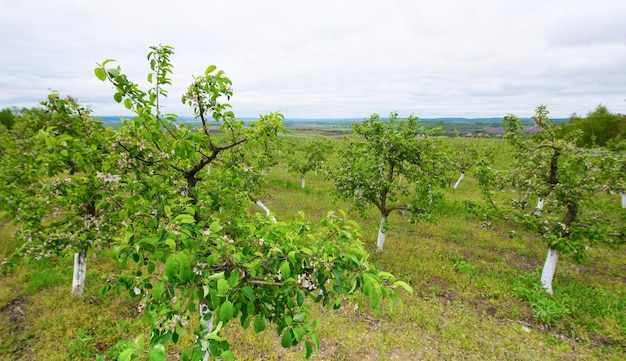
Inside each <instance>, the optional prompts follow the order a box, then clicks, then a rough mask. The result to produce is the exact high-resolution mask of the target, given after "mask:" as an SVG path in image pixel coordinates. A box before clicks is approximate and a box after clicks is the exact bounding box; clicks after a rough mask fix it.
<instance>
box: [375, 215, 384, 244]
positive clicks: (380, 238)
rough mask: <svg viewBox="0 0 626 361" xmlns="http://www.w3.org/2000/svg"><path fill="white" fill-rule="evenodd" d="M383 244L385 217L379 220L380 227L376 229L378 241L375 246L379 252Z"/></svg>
mask: <svg viewBox="0 0 626 361" xmlns="http://www.w3.org/2000/svg"><path fill="white" fill-rule="evenodd" d="M384 244H385V216H383V217H381V218H380V227H378V240H377V241H376V246H377V247H378V250H379V251H382V250H383V245H384Z"/></svg>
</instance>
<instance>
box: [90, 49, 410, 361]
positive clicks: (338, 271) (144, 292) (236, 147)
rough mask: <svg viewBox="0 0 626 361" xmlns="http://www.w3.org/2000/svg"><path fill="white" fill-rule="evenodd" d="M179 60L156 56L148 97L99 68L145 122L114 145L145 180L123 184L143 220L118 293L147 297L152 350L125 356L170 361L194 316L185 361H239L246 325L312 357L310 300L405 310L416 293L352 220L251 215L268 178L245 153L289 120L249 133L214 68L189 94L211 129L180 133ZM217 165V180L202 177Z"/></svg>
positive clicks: (133, 348) (132, 238) (129, 241)
mask: <svg viewBox="0 0 626 361" xmlns="http://www.w3.org/2000/svg"><path fill="white" fill-rule="evenodd" d="M171 54H173V49H172V48H171V47H169V46H159V47H152V48H151V51H150V53H149V55H148V59H149V61H150V67H151V69H152V72H151V73H150V74H151V75H149V76H148V80H149V81H150V82H151V84H152V88H151V89H149V90H148V91H143V90H141V89H140V88H139V86H138V85H137V84H135V83H133V82H131V81H130V80H129V79H128V78H127V77H126V75H125V74H123V73H122V71H121V69H120V68H119V67H116V68H110V67H108V66H107V65H108V64H109V63H110V61H105V62H103V63H102V64H101V65H99V66H98V68H96V70H95V73H96V76H97V77H98V78H99V79H101V80H103V81H106V80H108V81H110V82H111V83H112V84H113V85H114V87H115V89H116V91H117V93H115V95H114V99H115V100H116V101H118V102H121V103H123V104H124V106H126V107H127V108H129V109H130V110H132V111H133V112H134V113H135V116H134V117H133V119H131V120H129V121H126V122H124V123H123V125H122V127H121V128H120V129H119V130H118V133H117V141H116V143H117V144H118V148H117V151H118V152H119V157H120V158H121V159H125V160H126V162H125V163H123V164H122V165H123V166H124V167H125V169H126V170H127V171H128V172H127V173H125V175H126V177H129V180H130V179H140V180H141V182H132V181H127V182H125V183H124V184H125V185H126V188H125V189H124V194H126V195H127V201H126V203H125V205H126V209H124V211H123V212H126V213H128V214H135V212H139V213H140V214H139V215H137V216H135V217H133V218H132V219H129V220H128V222H127V224H126V226H125V230H124V236H123V237H122V239H121V241H120V244H119V246H118V247H116V248H115V249H114V251H113V253H114V256H115V258H116V259H117V260H118V261H119V262H120V266H121V267H122V268H124V267H126V268H130V269H129V270H128V271H127V272H124V273H123V274H122V275H120V276H119V277H118V282H117V284H123V285H124V286H125V287H126V288H127V289H128V290H129V292H130V294H131V296H135V297H139V298H140V311H141V312H140V313H141V317H142V320H143V321H144V323H145V324H147V325H150V326H151V328H152V333H151V339H150V342H148V343H146V342H144V340H143V336H139V337H138V338H137V340H136V342H133V343H132V345H130V346H129V347H128V348H127V349H126V350H124V351H123V352H122V354H123V355H125V356H127V357H128V358H131V357H133V356H137V357H141V356H142V355H147V354H150V355H154V356H155V357H158V358H160V359H165V357H166V351H165V344H166V343H168V342H170V341H171V342H174V343H176V342H177V341H178V339H179V337H180V336H181V335H183V334H185V333H186V327H189V326H187V325H188V323H187V322H188V320H189V319H190V317H194V316H195V317H198V318H199V322H198V325H197V327H196V330H195V331H196V335H197V339H196V342H195V344H194V345H193V347H191V348H189V349H187V350H185V351H184V352H183V354H182V356H181V359H183V360H207V359H212V358H219V359H225V360H232V359H233V358H234V356H233V353H232V351H231V350H230V345H229V343H228V341H227V340H226V339H225V338H224V335H223V332H222V330H223V328H224V327H225V326H226V325H227V324H228V323H229V322H231V321H233V320H236V319H238V320H239V322H240V323H241V324H242V325H243V326H244V327H246V328H247V327H249V326H250V325H253V327H254V330H255V331H256V332H261V331H263V330H265V329H266V323H267V322H269V323H273V324H274V325H276V330H277V331H278V333H279V334H280V335H281V345H282V346H283V347H291V346H293V345H296V344H300V343H303V344H304V346H305V350H306V354H307V357H310V356H311V354H312V352H313V350H314V349H316V348H319V337H318V336H317V334H316V331H315V330H316V328H317V322H315V321H310V320H309V314H310V303H309V302H306V300H307V299H310V300H311V301H312V302H315V303H317V302H320V303H322V304H323V305H324V306H332V307H335V308H336V307H339V306H340V304H341V303H342V301H343V300H344V299H345V298H349V297H352V294H353V293H354V292H357V291H360V292H363V293H364V294H365V295H366V296H368V297H370V299H371V300H372V305H373V306H376V304H377V303H378V300H379V298H382V297H390V300H392V301H396V300H397V298H396V297H397V291H398V287H400V288H405V289H407V290H409V291H410V287H409V286H408V285H407V284H406V283H404V282H401V281H398V280H396V279H395V278H394V277H393V276H392V275H390V274H388V273H385V272H380V271H378V270H376V269H375V267H373V266H372V265H371V264H369V262H368V260H367V253H366V252H365V250H364V247H363V245H362V243H361V242H360V241H359V239H358V237H359V233H358V229H357V228H356V224H355V223H354V222H351V221H348V220H346V219H345V214H341V215H336V214H334V213H329V214H328V216H327V217H325V218H324V219H322V220H321V221H319V222H316V223H312V222H308V221H306V220H296V221H290V222H274V221H273V220H271V218H269V217H266V216H265V215H263V216H259V215H258V214H250V213H249V212H246V209H247V205H248V202H249V200H250V199H252V200H254V196H252V192H251V191H252V190H253V188H252V187H250V186H249V184H247V183H248V182H251V181H252V179H253V178H249V175H250V174H257V175H260V174H261V173H260V172H259V173H256V171H257V170H258V169H257V170H255V169H253V168H256V166H257V165H256V164H254V163H252V162H251V159H250V157H248V156H247V155H246V154H247V152H248V151H250V149H249V148H247V147H254V146H258V145H259V143H258V142H259V141H261V140H268V141H272V140H273V139H275V137H276V133H277V132H278V131H279V130H281V127H282V122H281V121H282V116H279V115H277V114H274V115H269V116H261V117H259V119H258V121H256V122H254V123H251V124H249V125H247V126H246V125H245V124H244V123H243V122H240V121H237V120H236V118H235V116H234V113H233V112H232V111H231V110H230V109H231V106H230V104H228V103H226V102H225V101H227V100H228V99H230V97H231V95H232V88H231V81H230V79H229V78H227V77H226V76H225V75H224V72H223V71H221V70H218V69H217V68H216V67H215V66H210V67H208V68H207V70H206V71H205V73H204V75H202V76H198V77H195V78H194V81H193V83H192V84H191V86H190V87H189V88H188V90H187V92H186V93H185V95H184V96H183V101H184V102H185V103H186V104H188V105H190V106H191V107H192V108H193V110H194V114H195V116H196V117H197V118H198V119H199V122H200V124H201V125H200V126H199V127H198V128H197V129H194V128H191V127H190V126H183V125H181V124H178V122H177V121H176V117H175V116H174V115H163V114H161V112H160V107H161V104H163V102H164V101H165V96H166V95H167V92H166V91H165V89H163V86H165V85H169V84H170V82H171V81H170V78H169V76H170V74H171V72H172V65H171V63H170V60H169V59H170V56H171ZM209 119H211V120H213V121H215V122H217V123H219V127H220V129H221V130H222V131H223V133H224V134H223V135H222V136H220V137H215V136H214V135H213V133H212V132H211V131H210V129H209ZM255 143H256V144H255ZM131 159H132V160H133V161H131ZM235 159H239V160H240V161H237V162H233V160H235ZM208 165H212V171H211V173H210V174H207V173H206V172H202V175H201V173H200V171H201V170H202V169H203V168H204V167H206V166H208ZM251 167H252V168H251ZM146 210H148V213H145V212H146ZM110 287H111V286H110V285H107V286H106V287H105V289H104V291H106V290H107V289H108V288H110Z"/></svg>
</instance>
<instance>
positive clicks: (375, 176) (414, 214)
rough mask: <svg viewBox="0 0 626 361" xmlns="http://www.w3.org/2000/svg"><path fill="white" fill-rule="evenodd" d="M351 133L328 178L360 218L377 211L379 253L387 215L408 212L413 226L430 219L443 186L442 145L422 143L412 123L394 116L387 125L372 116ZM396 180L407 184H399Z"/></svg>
mask: <svg viewBox="0 0 626 361" xmlns="http://www.w3.org/2000/svg"><path fill="white" fill-rule="evenodd" d="M353 128H354V136H353V137H352V138H351V139H350V140H349V142H348V144H345V145H344V146H343V147H342V148H341V150H340V151H339V158H340V161H339V166H338V167H336V168H335V170H334V171H331V173H330V176H331V178H332V179H333V182H334V184H335V189H336V191H337V194H338V195H339V196H340V197H342V198H344V199H352V200H353V201H354V208H355V209H356V210H358V211H359V212H361V213H362V214H365V211H366V210H367V209H368V208H369V207H371V206H373V207H376V208H377V209H378V210H379V211H380V215H381V219H380V226H379V230H378V239H377V247H378V249H379V250H382V249H383V245H384V243H385V237H386V230H387V218H388V217H389V214H390V213H391V212H393V211H395V210H406V211H409V212H410V214H411V219H412V220H414V221H417V220H420V219H430V217H431V209H432V202H433V200H435V199H437V198H438V192H437V190H438V188H440V187H442V186H443V185H444V184H445V175H444V164H446V163H447V161H446V153H445V151H444V144H443V143H442V140H441V139H433V138H428V137H425V136H424V134H423V132H422V130H421V129H420V127H419V126H418V118H417V117H414V116H410V117H409V118H408V119H406V120H404V119H400V118H398V113H391V114H390V116H389V119H388V120H387V121H383V120H382V119H380V117H379V116H378V115H377V114H373V115H372V116H371V117H370V118H369V119H366V120H364V121H362V122H360V123H355V124H354V125H353ZM401 176H403V177H404V179H405V180H406V181H404V182H399V177H401Z"/></svg>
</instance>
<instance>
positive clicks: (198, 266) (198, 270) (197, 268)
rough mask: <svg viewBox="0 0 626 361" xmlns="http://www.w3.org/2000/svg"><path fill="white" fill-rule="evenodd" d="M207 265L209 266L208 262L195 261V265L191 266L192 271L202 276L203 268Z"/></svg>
mask: <svg viewBox="0 0 626 361" xmlns="http://www.w3.org/2000/svg"><path fill="white" fill-rule="evenodd" d="M208 267H209V264H208V263H204V262H198V263H196V265H195V266H193V273H195V274H197V275H198V276H202V274H203V273H204V270H205V269H207V268H208Z"/></svg>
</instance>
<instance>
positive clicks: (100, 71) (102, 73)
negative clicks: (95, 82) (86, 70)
mask: <svg viewBox="0 0 626 361" xmlns="http://www.w3.org/2000/svg"><path fill="white" fill-rule="evenodd" d="M93 72H94V73H95V74H96V78H98V79H100V80H101V81H105V80H107V73H106V71H104V69H102V68H100V67H98V68H95V69H94V70H93Z"/></svg>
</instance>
